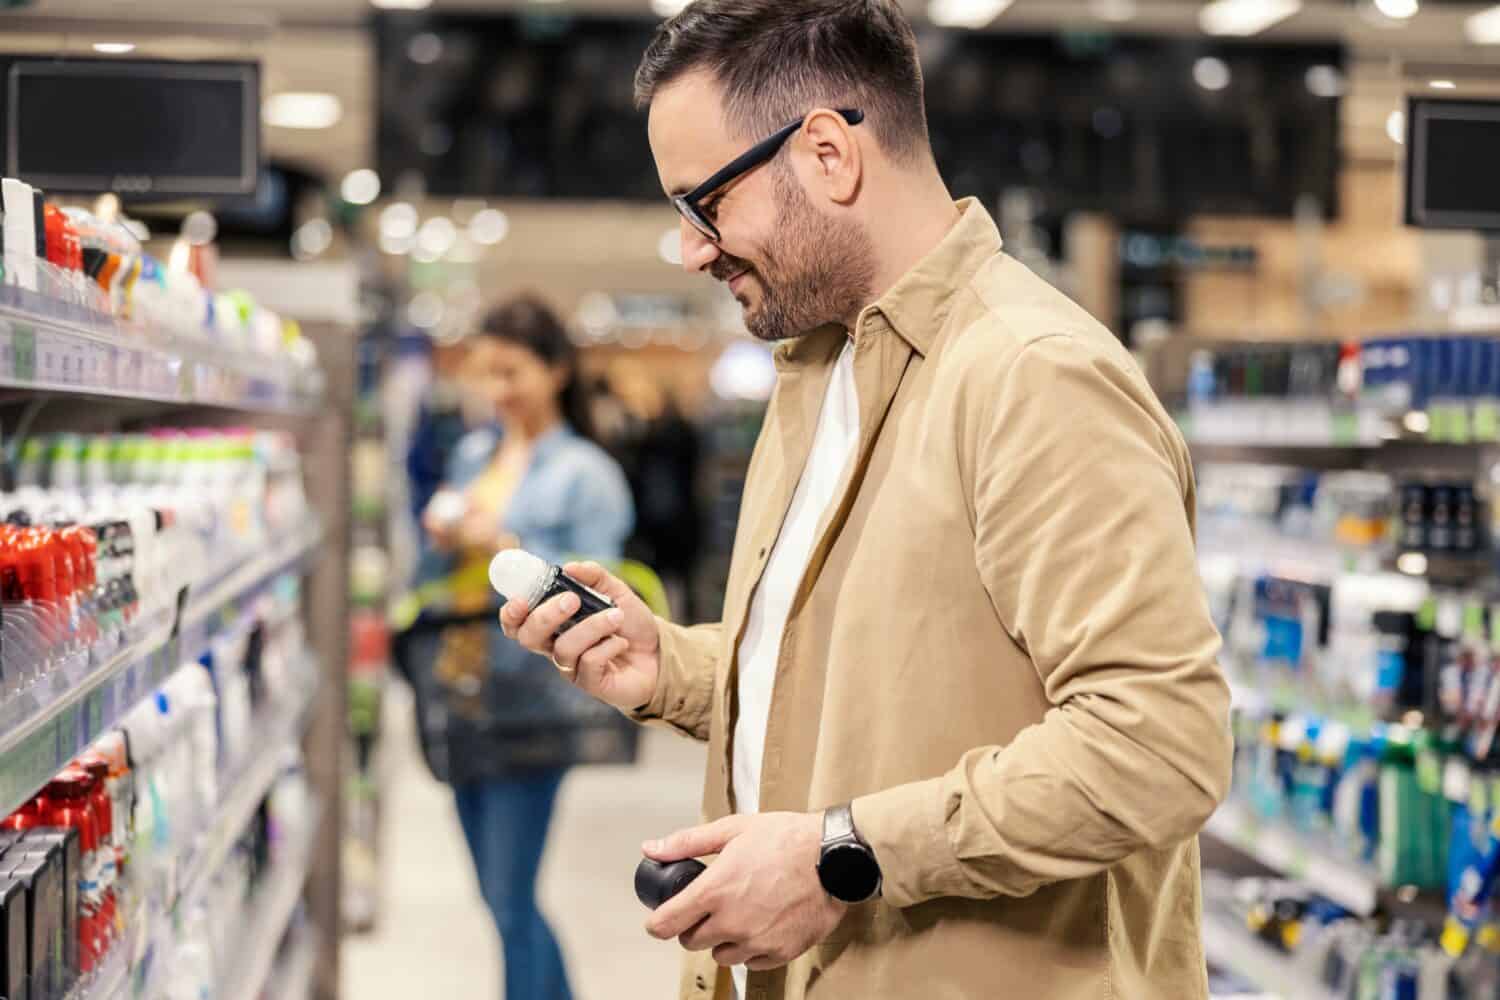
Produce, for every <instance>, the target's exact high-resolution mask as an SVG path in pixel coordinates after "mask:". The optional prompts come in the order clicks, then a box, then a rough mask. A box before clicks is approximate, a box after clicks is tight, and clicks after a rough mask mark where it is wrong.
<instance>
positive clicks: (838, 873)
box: [818, 804, 881, 904]
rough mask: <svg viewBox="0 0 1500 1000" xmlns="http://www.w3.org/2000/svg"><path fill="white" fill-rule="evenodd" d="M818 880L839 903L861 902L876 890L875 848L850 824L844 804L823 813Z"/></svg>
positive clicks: (878, 874) (877, 882) (877, 885)
mask: <svg viewBox="0 0 1500 1000" xmlns="http://www.w3.org/2000/svg"><path fill="white" fill-rule="evenodd" d="M818 881H820V882H822V883H823V889H824V891H825V892H827V893H828V895H830V896H832V897H833V898H834V899H837V900H838V901H840V902H842V903H850V904H854V903H863V902H866V901H868V900H871V899H874V898H875V897H876V896H877V895H879V894H880V883H881V879H880V865H879V864H878V863H877V862H876V860H875V852H874V851H873V850H871V849H870V845H869V844H867V843H865V841H864V838H863V837H861V836H860V835H859V831H858V830H856V829H855V828H854V812H853V810H852V809H851V808H850V807H849V805H848V804H845V805H841V806H834V807H833V808H832V809H829V810H828V811H827V812H825V813H824V814H823V847H822V850H821V851H820V852H819V854H818Z"/></svg>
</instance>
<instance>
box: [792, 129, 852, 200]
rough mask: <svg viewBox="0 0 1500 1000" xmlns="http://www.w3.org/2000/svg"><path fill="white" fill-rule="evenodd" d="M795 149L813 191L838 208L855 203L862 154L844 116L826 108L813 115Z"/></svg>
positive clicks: (798, 138)
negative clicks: (798, 152)
mask: <svg viewBox="0 0 1500 1000" xmlns="http://www.w3.org/2000/svg"><path fill="white" fill-rule="evenodd" d="M797 147H798V149H799V150H800V151H802V154H803V156H802V159H803V161H804V164H805V166H806V168H807V169H808V171H809V173H810V175H811V176H809V177H807V178H806V179H807V180H808V181H809V182H810V184H811V185H812V186H813V188H814V190H821V191H822V192H823V193H824V195H825V196H826V197H827V198H829V200H831V201H834V202H837V203H838V204H840V205H847V204H849V203H850V202H851V201H853V200H854V197H855V195H857V194H858V193H859V186H860V181H861V180H862V179H863V176H864V150H863V149H862V148H861V146H860V141H859V136H857V135H856V134H855V131H854V128H853V127H852V126H851V125H850V124H849V123H848V122H846V121H845V120H844V117H843V115H840V114H839V113H838V112H837V111H833V110H830V109H828V108H819V109H817V110H816V111H814V112H812V113H811V114H810V115H808V116H807V121H806V122H804V123H803V125H802V130H801V131H800V132H799V133H798V135H797Z"/></svg>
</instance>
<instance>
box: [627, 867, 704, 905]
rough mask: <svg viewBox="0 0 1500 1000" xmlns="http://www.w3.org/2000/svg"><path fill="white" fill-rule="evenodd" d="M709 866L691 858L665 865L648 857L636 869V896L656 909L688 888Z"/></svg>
mask: <svg viewBox="0 0 1500 1000" xmlns="http://www.w3.org/2000/svg"><path fill="white" fill-rule="evenodd" d="M707 870H708V867H707V866H706V865H705V864H704V863H703V862H701V861H694V860H692V859H691V858H689V859H688V860H687V861H674V862H672V863H671V864H669V865H664V864H662V863H661V862H660V861H652V860H651V859H650V858H646V859H645V860H644V861H642V862H641V863H640V864H639V865H637V866H636V869H635V896H636V898H637V899H639V900H640V901H641V903H642V904H644V905H645V906H646V907H647V908H648V909H652V910H654V909H656V908H657V907H658V906H660V905H661V904H663V903H665V902H666V901H667V900H669V899H671V898H672V897H673V896H675V895H677V894H678V893H679V892H681V891H682V890H684V889H686V888H687V887H688V886H689V885H690V884H691V883H692V881H693V879H695V878H697V877H698V876H699V875H702V874H703V873H704V872H705V871H707Z"/></svg>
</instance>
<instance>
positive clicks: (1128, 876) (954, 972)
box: [640, 201, 1232, 1000]
mask: <svg viewBox="0 0 1500 1000" xmlns="http://www.w3.org/2000/svg"><path fill="white" fill-rule="evenodd" d="M959 207H960V209H961V212H962V214H961V218H960V220H959V222H958V223H957V225H956V226H955V228H954V229H953V230H952V231H951V232H950V233H949V234H948V235H947V237H946V238H945V239H944V240H943V241H942V243H941V244H940V245H939V246H938V247H937V248H936V249H935V250H934V251H933V252H932V253H931V254H929V255H928V256H927V257H926V258H925V259H924V260H922V261H921V262H920V263H919V264H918V265H917V266H916V267H915V268H913V269H912V271H910V272H909V273H908V274H907V275H906V276H905V277H903V278H902V279H901V280H900V281H899V282H898V283H897V284H896V285H895V286H894V287H893V288H892V289H891V290H890V291H889V292H888V293H887V294H886V295H884V296H883V297H882V298H881V299H880V301H879V302H877V303H875V304H874V305H872V306H870V307H869V308H867V309H866V310H865V311H864V312H863V313H862V314H861V316H860V318H859V323H858V326H857V328H856V330H855V332H854V338H855V345H856V353H855V378H856V382H857V385H858V394H859V403H860V428H861V432H860V439H859V443H858V445H857V452H856V455H855V458H854V460H853V461H852V462H851V463H850V468H849V469H848V471H847V472H846V473H845V479H844V482H843V483H842V484H841V487H840V489H839V491H838V493H837V496H836V499H835V501H834V502H833V503H832V504H831V505H830V507H829V509H828V511H827V512H826V513H825V515H824V517H823V520H822V522H821V523H820V525H819V527H818V531H817V541H816V543H815V545H814V548H813V552H812V557H811V559H810V561H809V564H808V567H807V570H806V573H805V574H804V576H803V578H802V581H801V585H800V586H799V587H798V590H797V593H796V596H795V598H794V600H793V604H792V611H791V614H790V617H789V618H788V621H787V626H786V629H785V632H784V633H783V636H782V640H781V652H780V658H779V660H778V663H777V669H776V677H775V686H774V691H773V695H772V704H771V710H770V718H769V724H768V727H767V731H766V743H765V754H764V758H763V761H762V775H761V790H760V807H761V811H763V812H773V811H778V810H795V811H802V812H806V811H814V810H822V809H824V808H827V807H828V806H831V805H835V804H838V803H841V802H849V801H852V802H853V803H854V818H855V822H856V824H857V825H858V827H859V829H860V832H861V833H862V834H863V835H864V837H865V838H866V839H867V840H868V841H869V842H870V844H871V845H872V847H873V848H874V850H875V854H876V857H877V859H878V860H879V862H880V866H881V869H882V871H883V872H884V875H885V886H884V890H883V893H882V896H881V898H880V899H878V900H876V901H874V902H871V903H868V904H865V905H862V906H857V907H854V908H852V909H851V910H850V912H849V914H848V916H847V917H846V919H845V920H844V921H843V923H842V924H841V925H840V926H839V927H838V929H837V930H836V931H835V932H834V933H833V935H832V936H831V937H830V938H829V939H828V940H826V941H824V942H823V943H822V944H821V945H819V946H817V947H816V948H814V949H813V950H812V951H810V952H809V953H807V954H806V955H804V956H803V957H802V958H800V959H798V960H797V961H796V962H795V963H793V964H792V965H791V966H790V967H789V968H787V969H783V970H779V971H777V972H774V973H752V974H751V976H750V979H749V996H748V997H747V998H746V1000H772V998H775V1000H781V998H788V1000H801V998H806V997H811V998H815V1000H824V998H827V1000H939V998H944V1000H946V998H952V1000H960V998H962V1000H981V998H984V1000H988V998H1014V1000H1113V998H1120V1000H1200V998H1205V997H1206V996H1207V981H1206V975H1205V969H1204V958H1203V951H1202V944H1201V939H1200V911H1201V899H1200V888H1199V860H1198V847H1197V840H1196V835H1197V833H1198V831H1199V829H1200V828H1201V826H1202V825H1203V823H1204V822H1205V821H1206V820H1207V818H1208V816H1209V815H1210V813H1211V812H1212V811H1213V809H1214V808H1215V807H1216V806H1217V805H1218V803H1219V802H1220V801H1221V799H1222V798H1223V796H1224V794H1225V792H1226V790H1227V787H1228V783H1229V772H1230V758H1231V752H1232V751H1231V740H1230V734H1229V692H1228V689H1227V687H1226V685H1225V682H1224V679H1223V677H1222V676H1221V674H1220V671H1219V669H1218V666H1217V663H1216V657H1217V654H1218V651H1219V645H1220V642H1219V636H1218V634H1217V632H1216V631H1215V629H1214V626H1213V623H1212V621H1211V620H1210V616H1209V612H1208V607H1207V603H1206V601H1205V599H1204V596H1203V593H1202V590H1201V588H1200V585H1199V581H1198V574H1197V568H1196V563H1195V558H1194V552H1193V517H1194V514H1193V490H1194V487H1193V476H1192V469H1191V466H1190V463H1189V458H1188V454H1187V449H1186V446H1185V445H1184V443H1183V441H1182V438H1181V435H1180V434H1179V432H1178V430H1177V427H1176V425H1175V424H1174V423H1173V421H1172V420H1171V418H1170V417H1169V416H1168V414H1167V413H1166V411H1165V410H1164V409H1163V407H1162V405H1161V404H1160V402H1159V401H1158V400H1157V399H1156V396H1155V395H1154V394H1153V393H1152V391H1151V389H1150V387H1149V386H1148V385H1147V384H1146V380H1145V377H1144V376H1143V375H1142V373H1141V372H1140V370H1139V369H1138V367H1137V366H1136V364H1135V363H1134V361H1133V359H1132V358H1131V357H1130V355H1129V353H1128V352H1127V351H1126V350H1125V349H1124V348H1123V347H1122V346H1121V344H1120V343H1119V341H1118V340H1116V339H1115V337H1114V336H1112V335H1111V334H1110V333H1109V331H1108V330H1106V329H1104V328H1103V327H1102V326H1100V325H1099V324H1098V323H1097V322H1095V321H1094V319H1093V318H1092V317H1090V316H1089V315H1088V314H1087V313H1086V312H1085V311H1084V310H1083V309H1081V308H1080V307H1078V306H1077V305H1075V304H1074V303H1073V302H1071V301H1070V300H1068V299H1067V298H1066V297H1065V296H1063V295H1061V294H1060V293H1058V292H1057V291H1055V290H1054V289H1053V288H1052V287H1050V286H1049V285H1047V284H1046V283H1045V282H1043V281H1042V280H1041V279H1039V278H1038V277H1036V276H1035V275H1034V274H1032V273H1031V272H1030V271H1028V270H1027V269H1026V268H1024V267H1023V266H1022V265H1020V264H1019V263H1017V262H1016V261H1015V260H1013V259H1012V258H1010V257H1007V256H1006V255H1005V254H1003V253H1002V252H1001V245H1000V236H999V233H998V231H997V230H996V228H995V224H994V222H993V221H992V220H991V219H990V217H989V215H988V214H987V213H986V212H985V211H984V209H983V208H982V207H980V206H979V205H978V204H977V203H975V202H972V201H967V202H962V203H960V206H959ZM843 337H844V333H843V331H841V330H837V329H832V328H830V329H825V330H819V331H816V332H814V333H812V334H809V335H808V336H806V337H803V338H801V339H799V340H797V341H795V342H791V343H788V344H783V345H782V346H781V347H780V348H778V350H777V366H778V369H779V372H780V377H779V380H778V383H777V387H776V392H775V395H774V397H773V398H772V400H771V404H770V411H769V413H768V415H767V419H766V422H765V426H764V428H763V429H762V431H761V435H760V440H759V442H758V443H757V446H756V449H755V454H754V457H753V458H752V460H751V464H750V472H749V476H748V479H747V482H746V490H745V495H744V502H743V508H742V512H741V515H740V523H739V530H738V534H737V536H736V540H735V549H734V556H733V562H732V566H731V570H730V574H729V583H728V588H727V593H726V597H725V603H724V614H723V620H722V621H721V622H720V623H717V624H713V625H704V626H697V627H694V628H683V627H679V626H675V625H670V624H667V623H662V625H661V642H662V650H661V655H662V673H661V678H660V681H659V682H658V687H657V691H656V694H655V696H654V698H653V699H652V702H651V703H650V705H648V706H647V707H646V708H645V710H644V711H643V712H642V713H640V717H641V718H642V719H643V720H647V721H650V720H658V721H659V722H661V723H663V724H666V725H669V726H672V727H674V728H676V729H678V730H680V731H682V732H684V733H686V734H688V735H690V736H693V737H695V738H697V739H700V740H707V741H708V743H709V768H708V777H707V783H706V788H705V791H704V817H705V818H706V819H716V818H719V817H722V816H725V815H728V814H730V813H731V812H733V811H734V803H733V801H732V794H733V793H732V787H731V782H730V780H729V775H730V773H731V761H730V753H731V748H732V734H733V731H734V723H735V710H736V706H735V704H734V697H733V693H734V691H735V689H736V682H735V671H736V664H735V662H734V659H735V658H734V650H735V649H736V648H737V646H738V644H739V639H740V637H741V635H742V632H743V630H744V628H745V620H746V617H747V610H748V608H749V607H750V603H751V599H752V596H753V595H754V592H755V588H756V587H757V585H758V584H759V581H760V578H761V573H762V571H763V569H764V568H765V564H766V559H767V556H768V554H769V553H770V551H771V547H772V546H773V544H774V543H775V539H776V537H777V533H778V530H779V528H780V526H781V522H782V519H783V518H784V517H785V515H786V512H787V508H788V505H789V503H790V499H791V495H792V491H793V490H794V489H795V488H796V485H797V482H798V480H799V478H800V477H801V474H802V470H803V466H804V464H805V462H806V460H807V455H808V451H809V449H810V446H811V441H812V436H813V428H814V427H815V426H816V423H817V419H818V411H819V406H820V404H821V402H822V400H823V395H824V389H825V387H826V385H827V382H828V380H829V378H830V373H831V369H832V365H833V363H834V360H835V359H836V358H837V357H838V353H839V350H840V349H841V348H842V346H843V344H842V340H843ZM728 995H729V984H728V975H727V973H726V972H724V971H722V970H719V969H717V968H716V967H715V965H714V963H713V960H712V957H711V956H710V955H709V954H707V953H703V954H700V955H689V956H688V958H687V963H686V966H685V970H684V976H683V981H682V996H683V998H684V1000H708V998H718V1000H723V998H725V997H727V996H728Z"/></svg>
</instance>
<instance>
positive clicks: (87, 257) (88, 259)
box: [83, 247, 109, 278]
mask: <svg viewBox="0 0 1500 1000" xmlns="http://www.w3.org/2000/svg"><path fill="white" fill-rule="evenodd" d="M108 260H109V251H108V250H100V249H99V248H98V247H84V248H83V273H84V274H86V275H88V276H89V277H90V278H97V277H99V272H100V271H102V270H104V264H105V262H106V261H108Z"/></svg>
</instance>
